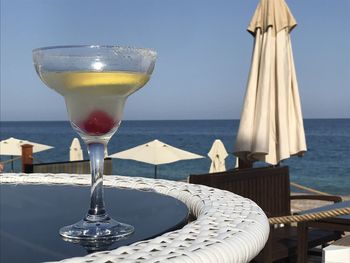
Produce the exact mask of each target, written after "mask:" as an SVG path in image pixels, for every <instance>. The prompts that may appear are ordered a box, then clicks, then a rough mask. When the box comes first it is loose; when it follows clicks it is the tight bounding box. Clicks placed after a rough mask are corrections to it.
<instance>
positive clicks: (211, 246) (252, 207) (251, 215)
mask: <svg viewBox="0 0 350 263" xmlns="http://www.w3.org/2000/svg"><path fill="white" fill-rule="evenodd" d="M0 183H2V184H4V183H10V184H51V185H52V184H75V185H89V184H90V177H89V176H86V175H68V174H28V175H25V174H0ZM104 184H105V185H107V186H109V187H125V188H133V189H142V188H151V189H154V190H155V191H156V192H158V193H162V194H165V195H169V196H172V197H174V198H177V199H178V200H181V201H182V202H184V203H185V204H186V205H187V207H188V209H189V211H190V213H191V215H192V216H194V217H195V218H196V220H195V221H193V222H191V223H189V224H187V225H186V226H185V227H183V228H182V229H179V230H176V231H172V232H168V233H166V234H164V235H162V236H159V237H156V238H154V239H150V240H146V241H140V242H137V243H134V244H132V245H129V246H124V247H119V248H117V249H115V250H111V251H103V252H97V253H94V254H90V255H87V256H85V257H76V258H70V259H66V260H63V261H61V262H65V263H78V262H79V263H80V262H84V263H85V262H86V263H88V262H99V263H114V262H128V263H131V262H132V263H141V262H147V263H156V262H184V263H186V262H189V263H190V262H191V263H194V262H208V263H214V262H220V263H221V262H223V263H225V262H249V261H250V260H251V259H253V258H254V257H255V256H256V255H257V254H258V253H259V251H260V250H261V249H262V248H263V247H264V245H265V243H266V241H267V238H268V235H269V224H268V220H267V217H266V216H265V214H264V213H263V211H262V210H261V209H260V208H259V207H258V206H257V205H256V204H255V203H254V202H252V201H251V200H249V199H246V198H243V197H241V196H238V195H235V194H233V193H230V192H228V191H222V190H218V189H215V188H210V187H206V186H201V185H192V184H188V183H184V182H175V181H167V180H155V179H147V178H135V177H125V176H105V177H104Z"/></svg>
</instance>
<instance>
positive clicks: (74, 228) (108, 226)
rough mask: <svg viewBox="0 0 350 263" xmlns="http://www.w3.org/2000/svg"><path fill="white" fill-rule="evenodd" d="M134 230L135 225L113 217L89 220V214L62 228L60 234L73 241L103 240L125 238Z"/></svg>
mask: <svg viewBox="0 0 350 263" xmlns="http://www.w3.org/2000/svg"><path fill="white" fill-rule="evenodd" d="M133 232H134V227H133V226H131V225H128V224H124V223H120V222H118V221H115V220H114V219H112V218H109V217H104V219H103V220H89V216H87V217H86V218H84V219H83V220H80V221H79V222H77V223H75V224H73V225H70V226H65V227H62V228H61V229H60V235H61V236H63V237H64V238H65V239H70V240H71V241H74V240H75V241H79V240H86V241H103V240H111V239H112V240H113V241H117V240H119V239H122V238H125V237H127V236H129V235H131V234H132V233H133Z"/></svg>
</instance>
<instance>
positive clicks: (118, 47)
mask: <svg viewBox="0 0 350 263" xmlns="http://www.w3.org/2000/svg"><path fill="white" fill-rule="evenodd" d="M66 48H97V49H119V50H127V49H130V50H136V51H147V52H149V53H150V54H152V55H153V56H157V52H156V51H155V50H154V49H151V48H137V47H130V46H118V45H63V46H48V47H40V48H35V49H33V51H32V52H33V53H36V52H38V51H43V50H50V49H66Z"/></svg>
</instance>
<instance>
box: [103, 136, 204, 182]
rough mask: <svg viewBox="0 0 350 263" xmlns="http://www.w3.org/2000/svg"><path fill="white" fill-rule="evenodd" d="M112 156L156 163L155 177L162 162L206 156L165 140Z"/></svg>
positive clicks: (155, 141)
mask: <svg viewBox="0 0 350 263" xmlns="http://www.w3.org/2000/svg"><path fill="white" fill-rule="evenodd" d="M109 157H111V158H119V159H129V160H135V161H138V162H143V163H149V164H153V165H155V168H154V177H155V178H157V166H158V165H160V164H166V163H173V162H177V161H182V160H190V159H198V158H204V157H203V156H201V155H198V154H194V153H191V152H187V151H184V150H181V149H179V148H175V147H173V146H171V145H169V144H166V143H164V142H161V141H158V140H154V141H151V142H148V143H145V144H142V145H139V146H136V147H134V148H131V149H128V150H125V151H122V152H119V153H115V154H112V155H110V156H109Z"/></svg>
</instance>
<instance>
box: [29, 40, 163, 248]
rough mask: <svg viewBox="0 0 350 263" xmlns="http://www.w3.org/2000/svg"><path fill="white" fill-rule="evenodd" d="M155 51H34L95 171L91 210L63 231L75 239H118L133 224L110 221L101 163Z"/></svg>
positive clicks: (67, 48) (101, 48) (143, 81)
mask: <svg viewBox="0 0 350 263" xmlns="http://www.w3.org/2000/svg"><path fill="white" fill-rule="evenodd" d="M156 56H157V54H156V52H155V51H153V50H150V49H144V48H130V47H120V46H56V47H45V48H38V49H35V50H33V60H34V65H35V69H36V71H37V73H38V75H39V76H40V78H41V80H42V81H43V82H44V83H45V84H46V85H47V86H48V87H50V88H52V89H53V90H55V91H56V92H58V93H59V94H61V95H62V96H63V97H64V99H65V102H66V106H67V111H68V116H69V119H70V122H71V125H72V127H73V128H74V130H75V131H76V132H77V133H78V134H79V135H80V136H81V138H82V139H83V140H84V142H85V144H86V145H87V148H88V152H89V156H90V167H91V177H92V180H91V200H90V209H89V210H88V212H87V214H86V216H85V217H84V218H83V219H82V220H81V221H79V222H77V223H75V224H73V225H69V226H65V227H63V228H61V229H60V235H61V236H63V237H64V238H66V239H69V240H72V241H79V240H85V241H89V240H91V241H99V240H101V241H102V240H108V239H113V240H117V239H120V238H123V237H126V236H128V235H130V234H132V233H133V231H134V228H133V226H131V225H128V224H125V223H121V222H117V221H116V220H114V219H112V218H110V217H109V216H108V214H107V212H106V210H105V205H104V200H103V163H104V162H103V161H104V157H105V152H106V147H107V143H108V141H109V140H110V138H111V137H112V135H113V134H114V133H115V132H116V131H117V129H118V127H119V125H120V123H121V119H122V114H123V109H124V104H125V101H126V99H127V98H128V96H129V95H131V94H132V93H134V92H135V91H137V90H138V89H140V88H141V87H143V86H144V85H145V84H146V83H147V82H148V80H149V78H150V76H151V74H152V72H153V68H154V65H155V61H156Z"/></svg>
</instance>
